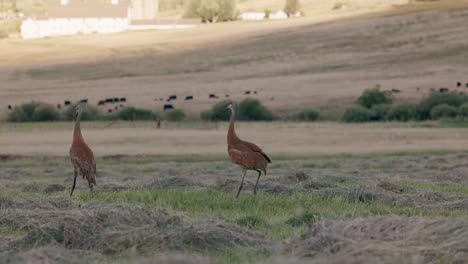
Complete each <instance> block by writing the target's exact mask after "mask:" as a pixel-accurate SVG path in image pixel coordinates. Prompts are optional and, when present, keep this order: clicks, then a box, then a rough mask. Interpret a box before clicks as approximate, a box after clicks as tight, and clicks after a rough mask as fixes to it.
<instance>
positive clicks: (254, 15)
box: [239, 12, 265, 20]
mask: <svg viewBox="0 0 468 264" xmlns="http://www.w3.org/2000/svg"><path fill="white" fill-rule="evenodd" d="M239 18H240V19H242V20H263V19H264V18H265V13H263V12H244V13H241V14H240V16H239Z"/></svg>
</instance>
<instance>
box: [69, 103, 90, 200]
mask: <svg viewBox="0 0 468 264" xmlns="http://www.w3.org/2000/svg"><path fill="white" fill-rule="evenodd" d="M82 112H83V109H82V108H81V105H79V104H78V105H77V106H76V116H75V118H76V121H75V130H74V132H73V143H72V145H71V148H70V161H71V163H72V164H73V168H74V173H75V178H74V179H73V187H72V190H71V193H70V196H72V195H73V191H74V190H75V185H76V177H77V176H78V172H79V173H80V174H81V176H83V178H85V177H86V179H87V180H88V185H89V189H90V190H91V192H92V191H93V185H96V161H95V160H94V155H93V151H92V150H91V149H90V148H89V147H88V145H87V144H86V142H85V141H84V138H83V136H82V135H81V127H80V119H81V113H82Z"/></svg>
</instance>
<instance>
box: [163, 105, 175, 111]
mask: <svg viewBox="0 0 468 264" xmlns="http://www.w3.org/2000/svg"><path fill="white" fill-rule="evenodd" d="M169 109H174V106H172V105H171V104H165V105H164V111H166V110H169Z"/></svg>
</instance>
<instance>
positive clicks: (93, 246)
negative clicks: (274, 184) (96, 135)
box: [0, 204, 271, 255]
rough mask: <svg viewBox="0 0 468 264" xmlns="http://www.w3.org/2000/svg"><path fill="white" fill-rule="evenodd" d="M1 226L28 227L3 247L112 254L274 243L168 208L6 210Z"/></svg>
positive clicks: (264, 246)
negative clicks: (187, 217)
mask: <svg viewBox="0 0 468 264" xmlns="http://www.w3.org/2000/svg"><path fill="white" fill-rule="evenodd" d="M0 227H4V228H16V229H17V228H23V229H26V230H29V231H28V233H27V235H26V236H25V237H23V238H21V239H18V240H15V241H12V242H10V243H8V244H7V245H4V246H2V247H0V252H1V251H7V252H8V251H9V252H11V251H14V250H17V249H22V250H30V249H32V248H36V247H47V246H51V245H59V246H62V247H64V248H66V249H70V250H85V251H91V252H94V253H99V254H105V255H109V254H110V255H113V254H118V253H121V252H126V251H129V250H130V251H135V252H138V254H142V255H151V254H152V253H154V252H155V251H157V252H169V251H177V252H199V253H216V252H221V251H224V250H227V249H231V248H236V247H240V246H252V247H254V246H255V247H259V248H262V249H268V248H270V247H271V245H270V243H269V242H267V241H266V240H265V239H264V238H263V236H261V235H260V234H258V233H256V232H254V231H251V230H248V229H244V228H242V227H239V226H237V225H232V224H226V223H223V222H219V221H197V222H191V223H189V222H186V221H183V220H182V219H181V218H180V217H177V216H174V215H171V214H169V213H168V212H167V211H166V210H165V209H148V208H143V207H139V206H126V205H117V206H103V205H98V204H94V205H93V204H91V205H88V206H85V207H84V208H81V209H73V210H68V211H60V212H58V211H44V210H43V211H38V210H15V209H4V210H2V212H1V215H0Z"/></svg>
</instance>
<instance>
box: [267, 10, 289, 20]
mask: <svg viewBox="0 0 468 264" xmlns="http://www.w3.org/2000/svg"><path fill="white" fill-rule="evenodd" d="M269 18H270V19H287V18H288V14H286V13H285V12H284V11H283V10H278V11H276V12H274V13H270V17H269Z"/></svg>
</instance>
